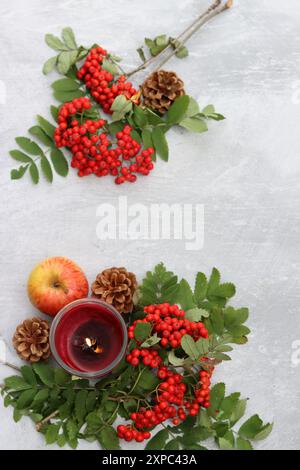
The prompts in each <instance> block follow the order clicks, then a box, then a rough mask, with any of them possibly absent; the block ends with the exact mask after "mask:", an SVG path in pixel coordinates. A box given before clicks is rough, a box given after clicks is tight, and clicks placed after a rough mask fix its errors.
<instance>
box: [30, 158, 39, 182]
mask: <svg viewBox="0 0 300 470" xmlns="http://www.w3.org/2000/svg"><path fill="white" fill-rule="evenodd" d="M29 173H30V176H31V179H32V182H33V183H34V184H38V182H39V179H40V175H39V170H38V167H37V166H36V164H35V163H34V162H32V163H31V165H30V167H29Z"/></svg>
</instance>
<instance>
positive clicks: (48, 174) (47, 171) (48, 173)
mask: <svg viewBox="0 0 300 470" xmlns="http://www.w3.org/2000/svg"><path fill="white" fill-rule="evenodd" d="M41 169H42V172H43V174H44V176H45V178H46V180H47V181H49V183H52V181H53V172H52V168H51V166H50V163H49V162H48V160H47V158H46V156H45V155H42V156H41Z"/></svg>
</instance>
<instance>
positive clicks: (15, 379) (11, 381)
mask: <svg viewBox="0 0 300 470" xmlns="http://www.w3.org/2000/svg"><path fill="white" fill-rule="evenodd" d="M4 385H5V387H7V388H8V389H11V390H18V391H20V390H27V389H30V388H31V385H30V384H28V383H27V382H26V381H25V380H24V379H23V378H22V377H20V376H19V375H12V376H11V377H7V378H6V379H4Z"/></svg>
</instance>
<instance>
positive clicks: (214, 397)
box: [208, 383, 225, 418]
mask: <svg viewBox="0 0 300 470" xmlns="http://www.w3.org/2000/svg"><path fill="white" fill-rule="evenodd" d="M224 398H225V384H224V383H218V384H216V385H215V386H214V387H213V388H212V389H211V392H210V403H211V406H210V408H209V409H208V414H209V415H210V416H213V417H214V418H216V417H217V415H218V411H219V409H220V406H221V403H222V401H223V400H224Z"/></svg>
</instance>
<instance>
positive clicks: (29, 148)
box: [15, 137, 43, 156]
mask: <svg viewBox="0 0 300 470" xmlns="http://www.w3.org/2000/svg"><path fill="white" fill-rule="evenodd" d="M15 140H16V142H17V144H18V145H19V146H20V147H21V148H22V149H23V150H25V152H28V153H30V154H31V155H35V156H37V155H41V154H42V153H43V151H42V149H41V148H40V147H39V146H38V145H37V144H36V143H35V142H33V141H32V140H30V139H28V137H16V139H15Z"/></svg>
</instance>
